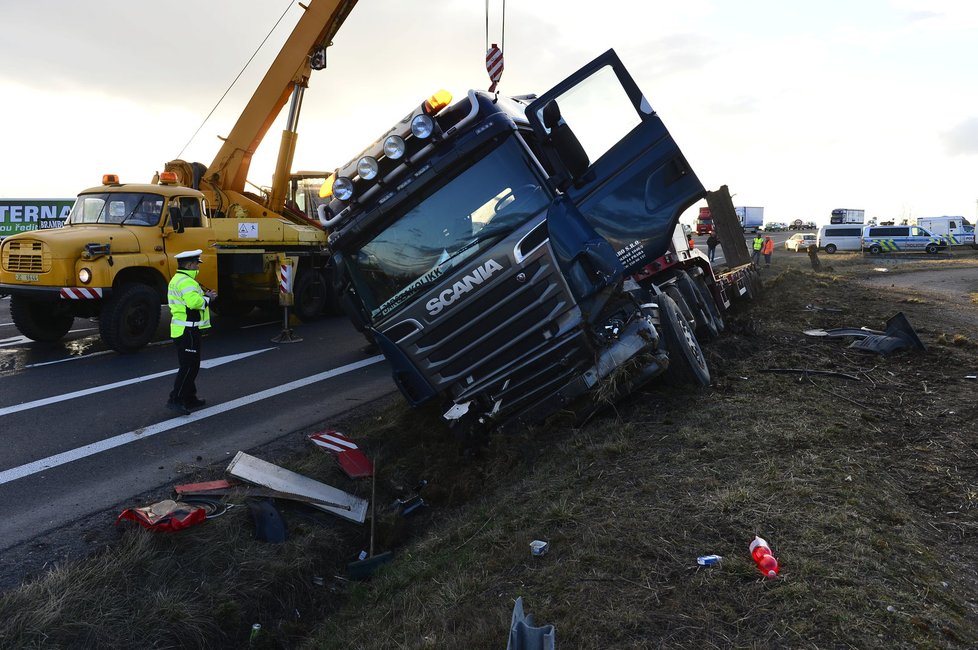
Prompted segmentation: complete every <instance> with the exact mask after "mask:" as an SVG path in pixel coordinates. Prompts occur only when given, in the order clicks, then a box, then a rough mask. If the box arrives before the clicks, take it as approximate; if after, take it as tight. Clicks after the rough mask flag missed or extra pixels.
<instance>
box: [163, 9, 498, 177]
mask: <svg viewBox="0 0 978 650" xmlns="http://www.w3.org/2000/svg"><path fill="white" fill-rule="evenodd" d="M486 1H487V2H488V0H486ZM294 2H295V0H289V4H288V6H287V7H285V11H283V12H282V15H281V16H279V17H278V20H276V21H275V24H274V25H272V28H271V29H270V30H268V33H267V34H265V38H263V39H262V42H261V43H259V44H258V47H257V48H255V51H254V52H253V53H252V54H251V56H250V57H249V58H248V61H247V62H245V64H244V67H242V68H241V71H240V72H238V76H236V77H235V78H234V81H232V82H231V85H230V86H228V89H227V90H225V91H224V94H223V95H221V98H220V99H218V100H217V103H216V104H214V108H212V109H211V112H210V113H208V114H207V117H205V118H204V121H203V122H201V123H200V126H198V127H197V130H196V131H194V134H193V135H192V136H190V139H189V140H187V144H185V145H183V149H181V150H180V153H178V154H177V158H180V157H181V156H183V152H184V151H186V150H187V147H189V146H190V143H191V142H193V141H194V138H196V137H197V134H198V133H200V130H201V129H202V128H204V125H205V124H207V120H209V119H211V115H213V114H214V111H216V110H217V107H218V106H220V105H221V102H223V101H224V98H225V97H227V96H228V93H229V92H231V89H232V88H234V84H236V83H238V79H240V78H241V75H243V74H244V71H245V70H247V69H248V66H249V65H251V62H252V61H254V59H255V57H256V56H258V52H260V51H261V48H262V47H264V45H265V42H266V41H268V37H269V36H271V35H272V32H274V31H275V28H276V27H278V24H279V23H280V22H282V19H283V18H285V14H287V13H289V9H291V8H292V5H293V4H294Z"/></svg>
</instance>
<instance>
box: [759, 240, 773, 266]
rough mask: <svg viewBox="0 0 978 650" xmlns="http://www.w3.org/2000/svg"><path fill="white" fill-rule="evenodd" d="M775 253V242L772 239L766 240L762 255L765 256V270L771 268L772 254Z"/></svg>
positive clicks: (762, 246)
mask: <svg viewBox="0 0 978 650" xmlns="http://www.w3.org/2000/svg"><path fill="white" fill-rule="evenodd" d="M773 252H774V240H773V239H771V238H770V237H765V238H764V243H763V244H762V245H761V255H763V256H764V268H766V269H769V268H771V253H773Z"/></svg>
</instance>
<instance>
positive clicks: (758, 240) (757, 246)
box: [754, 237, 764, 251]
mask: <svg viewBox="0 0 978 650" xmlns="http://www.w3.org/2000/svg"><path fill="white" fill-rule="evenodd" d="M763 245H764V238H763V237H755V238H754V250H756V251H759V250H761V246H763Z"/></svg>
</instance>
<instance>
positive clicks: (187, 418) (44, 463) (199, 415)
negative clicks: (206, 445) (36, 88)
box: [0, 355, 384, 485]
mask: <svg viewBox="0 0 978 650" xmlns="http://www.w3.org/2000/svg"><path fill="white" fill-rule="evenodd" d="M383 359H384V357H383V355H377V356H374V357H370V358H369V359H364V360H363V361H357V362H355V363H350V364H347V365H345V366H340V367H339V368H334V369H333V370H327V371H325V372H321V373H319V374H317V375H312V376H311V377H306V378H304V379H297V380H295V381H292V382H289V383H288V384H283V385H281V386H276V387H275V388H269V389H267V390H263V391H260V392H258V393H255V394H253V395H245V396H243V397H239V398H237V399H233V400H231V401H230V402H224V403H223V404H217V405H215V406H211V407H209V408H206V409H201V410H199V411H195V412H193V413H191V414H190V415H184V416H181V417H176V418H172V419H169V420H165V421H163V422H157V423H156V424H152V425H150V426H148V427H143V428H142V429H136V430H134V431H128V432H126V433H120V434H119V435H117V436H112V437H111V438H106V439H105V440H99V441H98V442H93V443H92V444H90V445H84V446H83V447H78V448H76V449H70V450H68V451H65V452H62V453H60V454H55V455H53V456H48V457H47V458H42V459H41V460H35V461H34V462H32V463H27V464H25V465H21V466H19V467H12V468H11V469H8V470H4V471H2V472H0V485H3V484H4V483H10V482H11V481H16V480H17V479H21V478H24V477H26V476H30V475H32V474H37V473H38V472H43V471H44V470H47V469H52V468H54V467H58V466H60V465H66V464H67V463H70V462H73V461H76V460H80V459H82V458H87V457H88V456H94V455H95V454H98V453H101V452H103V451H108V450H109V449H115V448H116V447H121V446H122V445H127V444H129V443H130V442H136V441H138V440H145V439H146V438H149V437H150V436H155V435H156V434H158V433H163V432H165V431H169V430H170V429H176V428H179V427H182V426H184V425H186V424H189V423H191V422H196V421H198V420H203V419H206V418H209V417H211V416H212V415H219V414H221V413H225V412H227V411H230V410H232V409H236V408H238V407H239V406H246V405H248V404H253V403H254V402H258V401H260V400H263V399H268V398H269V397H275V396H277V395H281V394H282V393H288V392H289V391H293V390H295V389H297V388H302V387H303V386H308V385H309V384H314V383H316V382H320V381H324V380H326V379H332V378H333V377H338V376H340V375H343V374H346V373H348V372H353V371H354V370H359V369H360V368H364V367H366V366H369V365H372V364H375V363H377V362H378V361H382V360H383Z"/></svg>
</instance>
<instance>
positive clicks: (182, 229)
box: [163, 196, 217, 288]
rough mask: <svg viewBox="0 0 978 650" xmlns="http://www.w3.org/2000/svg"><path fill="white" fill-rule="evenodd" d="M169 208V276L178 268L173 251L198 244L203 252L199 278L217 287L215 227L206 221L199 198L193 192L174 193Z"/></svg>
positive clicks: (166, 239)
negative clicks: (185, 194)
mask: <svg viewBox="0 0 978 650" xmlns="http://www.w3.org/2000/svg"><path fill="white" fill-rule="evenodd" d="M166 210H167V214H166V222H165V225H164V227H163V230H164V233H165V237H164V239H163V242H164V244H163V245H164V253H165V254H166V263H167V267H168V269H167V270H168V271H169V277H173V274H174V273H176V272H177V260H176V259H175V258H174V255H176V254H177V253H182V252H183V251H192V250H195V249H198V248H199V249H200V250H201V251H202V253H201V256H200V261H201V265H200V272H199V273H198V274H197V281H198V282H200V284H202V285H203V286H205V287H210V288H216V287H217V255H216V253H215V250H214V248H213V247H212V246H210V243H211V241H212V240H213V231H212V230H211V229H210V228H209V227H207V226H206V225H205V224H204V222H203V218H202V214H201V207H200V200H199V199H197V198H196V197H191V196H181V197H173V198H171V199H170V200H169V201H168V203H167V208H166Z"/></svg>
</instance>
